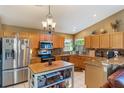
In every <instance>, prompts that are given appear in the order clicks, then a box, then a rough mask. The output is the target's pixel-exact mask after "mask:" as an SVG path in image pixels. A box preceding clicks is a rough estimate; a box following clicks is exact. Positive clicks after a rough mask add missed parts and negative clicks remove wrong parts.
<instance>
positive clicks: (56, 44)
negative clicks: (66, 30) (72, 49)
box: [52, 35, 64, 48]
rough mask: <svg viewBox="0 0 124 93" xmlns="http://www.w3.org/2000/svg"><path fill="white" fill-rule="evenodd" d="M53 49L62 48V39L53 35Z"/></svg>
mask: <svg viewBox="0 0 124 93" xmlns="http://www.w3.org/2000/svg"><path fill="white" fill-rule="evenodd" d="M52 40H53V48H64V37H62V36H59V35H53V39H52Z"/></svg>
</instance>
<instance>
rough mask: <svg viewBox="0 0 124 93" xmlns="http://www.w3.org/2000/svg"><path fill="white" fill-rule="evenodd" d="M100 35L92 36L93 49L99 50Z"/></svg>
mask: <svg viewBox="0 0 124 93" xmlns="http://www.w3.org/2000/svg"><path fill="white" fill-rule="evenodd" d="M99 41H100V40H99V35H93V36H91V48H99V46H100V43H99Z"/></svg>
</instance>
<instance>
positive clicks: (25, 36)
mask: <svg viewBox="0 0 124 93" xmlns="http://www.w3.org/2000/svg"><path fill="white" fill-rule="evenodd" d="M29 33H30V32H19V38H22V39H23V38H24V39H25V38H26V39H28V38H29Z"/></svg>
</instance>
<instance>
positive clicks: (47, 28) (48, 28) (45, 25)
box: [42, 5, 56, 32]
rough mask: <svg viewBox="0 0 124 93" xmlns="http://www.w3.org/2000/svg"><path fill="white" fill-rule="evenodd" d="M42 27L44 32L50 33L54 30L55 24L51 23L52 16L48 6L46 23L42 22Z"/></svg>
mask: <svg viewBox="0 0 124 93" xmlns="http://www.w3.org/2000/svg"><path fill="white" fill-rule="evenodd" d="M42 26H43V28H44V30H45V31H49V32H52V31H54V30H55V26H56V23H55V22H53V17H52V14H51V12H50V5H49V13H48V15H47V16H46V21H42Z"/></svg>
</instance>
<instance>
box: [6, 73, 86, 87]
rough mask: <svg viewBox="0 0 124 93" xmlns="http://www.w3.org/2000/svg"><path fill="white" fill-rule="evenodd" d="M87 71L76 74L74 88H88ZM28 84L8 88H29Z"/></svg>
mask: <svg viewBox="0 0 124 93" xmlns="http://www.w3.org/2000/svg"><path fill="white" fill-rule="evenodd" d="M84 82H85V71H83V72H74V88H86V86H85V84H84ZM28 87H29V86H28V82H26V83H21V84H18V85H14V86H10V87H7V88H28Z"/></svg>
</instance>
